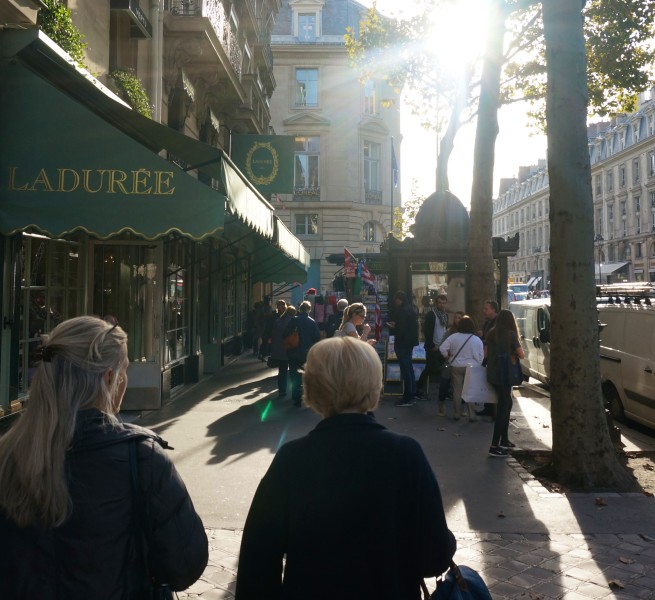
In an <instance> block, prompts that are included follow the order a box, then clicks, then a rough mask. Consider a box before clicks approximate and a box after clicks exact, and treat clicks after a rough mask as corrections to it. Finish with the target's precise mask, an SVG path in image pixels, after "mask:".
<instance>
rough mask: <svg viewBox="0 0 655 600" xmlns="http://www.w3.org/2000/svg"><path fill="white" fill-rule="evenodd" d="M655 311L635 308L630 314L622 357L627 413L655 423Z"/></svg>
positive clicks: (625, 330) (628, 314)
mask: <svg viewBox="0 0 655 600" xmlns="http://www.w3.org/2000/svg"><path fill="white" fill-rule="evenodd" d="M654 338H655V312H653V311H650V310H643V311H642V310H635V311H630V312H629V313H627V314H626V318H625V327H624V338H623V340H624V348H623V351H624V356H623V358H622V360H621V370H622V375H623V388H624V390H625V397H626V404H625V406H624V408H625V412H626V414H627V415H628V416H630V417H632V418H634V419H636V420H638V421H640V422H642V423H644V422H648V423H651V424H652V425H651V426H655V339H654Z"/></svg>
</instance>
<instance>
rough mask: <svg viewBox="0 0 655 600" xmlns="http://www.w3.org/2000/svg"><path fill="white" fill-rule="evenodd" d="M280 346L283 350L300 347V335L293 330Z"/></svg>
mask: <svg viewBox="0 0 655 600" xmlns="http://www.w3.org/2000/svg"><path fill="white" fill-rule="evenodd" d="M282 346H283V347H284V349H285V350H293V349H294V348H297V347H298V346H300V334H299V333H298V330H297V329H294V330H293V331H292V332H291V333H290V334H289V335H288V336H286V337H285V338H284V339H283V340H282Z"/></svg>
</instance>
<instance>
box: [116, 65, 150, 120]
mask: <svg viewBox="0 0 655 600" xmlns="http://www.w3.org/2000/svg"><path fill="white" fill-rule="evenodd" d="M109 77H111V78H112V79H113V80H114V83H115V84H116V88H117V93H118V96H119V98H121V100H124V101H125V102H127V103H128V104H129V105H130V106H131V107H132V108H133V109H134V110H135V111H136V112H138V113H140V114H142V115H143V116H144V117H148V118H149V119H152V108H153V107H152V104H150V99H149V98H148V94H147V93H146V90H145V88H144V87H143V83H141V80H140V79H139V78H138V77H137V76H136V75H135V73H134V71H133V70H132V69H116V70H114V71H112V72H111V73H109Z"/></svg>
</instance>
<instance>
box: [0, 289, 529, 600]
mask: <svg viewBox="0 0 655 600" xmlns="http://www.w3.org/2000/svg"><path fill="white" fill-rule="evenodd" d="M343 300H344V301H343V302H340V303H339V304H338V306H337V308H339V311H338V313H339V316H340V318H341V321H340V323H333V325H332V327H331V331H329V333H328V332H326V333H325V334H323V335H322V334H321V331H320V330H319V327H318V326H317V324H316V322H315V321H314V319H312V317H311V316H310V314H309V313H310V309H311V303H310V302H309V301H307V300H304V301H302V302H301V303H300V304H299V305H298V307H297V308H296V307H294V306H291V305H287V303H286V302H285V301H283V300H280V301H278V302H277V303H276V307H275V310H273V309H272V307H271V302H270V298H265V299H264V300H263V301H262V304H261V306H259V307H257V310H258V311H259V309H262V310H261V311H259V313H258V315H262V318H261V319H259V321H257V319H254V320H253V324H254V323H255V322H257V323H259V324H258V325H256V326H255V329H256V330H257V336H256V340H255V333H254V330H253V353H254V354H255V355H256V356H257V357H264V358H265V359H266V360H268V361H269V365H270V366H274V367H276V368H277V369H278V377H277V383H278V396H279V397H280V398H284V397H285V396H286V395H287V393H288V387H289V386H290V388H291V390H290V391H291V399H292V403H293V405H294V406H300V405H301V402H302V401H303V400H304V403H305V405H306V406H307V407H309V408H311V409H313V410H314V411H315V412H316V413H318V414H319V415H320V416H321V417H322V420H321V421H320V423H319V424H318V425H317V426H316V427H315V429H314V430H313V431H312V432H310V433H309V434H308V435H306V436H304V437H301V438H299V439H296V440H293V441H291V442H288V443H286V444H284V445H283V446H282V447H281V448H280V449H279V450H278V452H277V453H276V455H275V458H274V459H273V461H272V463H271V465H270V467H269V469H268V471H267V473H266V475H265V476H264V478H263V479H262V481H261V483H260V485H259V487H258V489H257V491H256V494H255V496H254V498H253V501H252V505H251V507H250V511H249V513H248V517H247V520H246V524H245V529H244V534H243V541H242V547H241V552H240V560H239V568H238V575H237V587H236V598H237V599H238V600H248V599H250V598H253V599H254V598H278V597H285V598H289V599H295V598H298V599H300V598H305V597H307V596H308V594H309V595H310V596H311V597H312V598H317V599H319V600H320V599H323V598H325V599H333V598H342V599H350V598H352V599H353V600H354V599H355V598H364V597H375V598H387V599H389V600H392V599H397V598H407V599H412V600H418V599H419V597H420V593H421V591H420V590H421V587H420V586H421V582H422V580H423V578H425V577H430V576H437V575H439V574H441V573H443V572H445V571H446V570H447V569H448V568H449V566H450V564H451V561H452V558H453V555H454V553H455V550H456V542H455V538H454V536H453V534H452V533H451V531H450V530H449V529H448V526H447V523H446V517H445V514H444V509H443V505H442V500H441V494H440V491H439V485H438V483H437V480H436V478H435V476H434V473H433V471H432V469H431V467H430V465H429V463H428V461H427V459H426V457H425V454H424V453H423V450H422V449H421V447H420V445H419V444H418V443H417V442H416V441H415V440H413V439H412V438H410V437H407V436H403V435H399V434H397V433H393V432H391V431H389V430H388V429H386V428H385V427H384V426H383V425H381V424H380V423H378V422H377V421H376V419H375V416H374V412H373V411H374V410H375V409H376V407H377V405H378V402H379V400H380V397H381V395H382V392H383V365H382V361H381V360H380V357H379V355H378V353H377V352H376V350H375V349H374V347H373V346H374V345H375V340H374V339H370V337H369V334H370V327H369V326H368V325H367V324H366V323H365V319H366V306H365V305H364V304H362V303H359V302H355V303H352V304H348V303H347V301H346V300H345V299H343ZM446 304H447V298H446V297H445V296H439V297H438V298H437V299H436V303H435V307H434V308H433V309H432V310H431V311H430V314H429V315H428V318H426V319H425V321H424V332H423V333H424V336H425V340H426V341H425V346H426V352H427V355H426V356H427V360H426V367H425V372H426V378H427V377H429V376H436V377H439V379H440V383H439V398H438V402H439V407H438V410H439V414H440V415H445V403H446V399H447V397H448V394H450V397H451V398H452V402H453V416H454V418H455V419H459V418H460V417H461V406H462V404H461V394H462V384H463V382H464V376H465V373H466V369H467V366H468V365H470V364H483V363H484V364H486V369H487V378H488V381H489V382H490V383H491V385H492V386H493V388H494V389H495V391H496V394H497V408H496V409H495V422H494V428H493V435H492V439H491V446H490V449H489V454H490V455H491V456H498V457H502V456H507V455H508V449H511V448H513V447H514V444H513V443H512V442H511V441H510V440H509V437H508V426H509V416H510V412H511V408H512V395H511V388H512V385H513V384H514V383H515V381H514V379H513V376H512V373H516V365H518V360H519V359H520V358H522V357H523V351H522V349H521V345H520V342H519V337H518V332H517V328H516V322H515V321H514V317H513V316H512V313H511V312H509V311H507V310H501V311H498V306H497V304H495V302H493V301H490V302H488V303H487V305H486V306H485V315H486V316H487V318H486V321H485V323H484V324H483V326H482V328H481V329H480V330H477V329H476V326H475V323H474V321H473V319H472V318H471V317H470V316H468V315H466V314H463V313H455V314H454V317H453V322H452V323H449V315H448V313H447V312H446ZM393 305H394V306H393V312H392V320H390V321H389V323H388V325H389V327H390V329H391V331H392V333H393V334H394V336H395V340H394V341H395V344H394V347H395V353H396V356H397V358H398V363H399V365H400V370H401V375H402V379H403V384H404V396H403V399H402V400H401V401H400V403H399V404H400V405H401V406H405V405H410V404H412V403H413V402H414V400H415V397H416V396H417V395H418V394H419V393H420V394H422V395H423V396H424V397H425V395H426V391H427V379H426V378H423V377H420V378H419V382H418V383H419V388H418V389H417V382H416V381H415V376H414V369H413V367H412V352H413V349H414V347H415V346H416V345H417V344H418V337H419V336H418V321H417V315H416V311H415V310H414V308H413V306H412V304H411V303H410V301H409V299H408V296H407V295H406V294H405V293H404V292H402V291H401V292H397V293H396V294H395V296H394V299H393ZM323 337H325V339H322V338H323ZM38 354H39V359H40V361H39V364H38V367H37V369H36V372H35V375H34V379H33V384H32V388H31V392H30V399H29V402H28V403H27V406H26V409H25V411H24V414H23V415H22V416H21V418H20V419H19V420H18V421H17V423H16V424H15V425H14V426H13V427H12V428H11V429H10V430H9V431H8V432H7V433H5V434H4V435H3V436H2V437H0V537H1V538H2V539H3V540H4V541H5V543H6V545H7V547H8V548H10V549H11V551H10V552H9V553H8V554H7V555H6V556H5V559H4V560H3V561H0V598H3V599H5V598H6V599H9V600H14V599H15V600H20V599H28V598H42V599H45V600H49V599H52V600H55V599H58V598H67V599H70V600H76V599H78V598H79V599H82V598H85V599H86V598H95V599H107V600H110V599H126V600H129V599H137V598H146V597H147V598H154V597H158V598H172V591H173V590H182V589H185V588H187V587H188V586H189V585H191V584H192V583H193V582H195V581H196V580H197V579H198V578H199V577H200V575H201V574H202V573H203V571H204V569H205V567H206V565H207V561H208V541H207V536H206V533H205V530H204V527H203V523H202V521H201V519H200V517H199V516H198V514H197V513H196V511H195V509H194V506H193V503H192V500H191V498H190V497H189V494H188V492H187V490H186V488H185V486H184V483H183V481H182V479H181V477H180V476H179V474H178V473H177V471H176V469H175V467H174V466H173V463H172V462H171V460H170V458H169V457H168V456H167V454H166V449H167V448H168V445H167V443H166V442H165V441H164V440H163V439H162V438H161V437H159V436H158V435H156V434H154V433H153V432H152V431H150V430H147V429H144V428H142V427H139V426H137V425H131V424H126V423H122V422H121V421H120V420H119V419H118V418H117V414H118V412H119V410H120V406H121V402H122V399H123V396H124V394H125V390H126V388H127V366H128V355H127V334H126V333H125V332H124V331H123V330H122V328H121V327H120V325H119V323H118V321H117V320H116V319H110V320H105V319H102V318H100V317H96V316H83V317H76V318H73V319H69V320H68V321H64V322H62V323H60V324H59V325H57V326H56V327H55V328H54V329H53V330H52V331H51V332H50V333H49V334H47V335H43V336H42V346H41V348H39V350H38ZM446 372H448V373H450V374H451V376H449V377H447V376H446ZM468 406H470V405H468ZM466 416H467V417H468V419H469V420H471V421H473V420H475V418H476V415H475V414H474V413H473V412H472V411H471V410H470V409H469V410H468V411H467V414H466ZM335 482H338V484H335ZM410 490H412V492H411V493H409V491H410ZM346 539H347V540H348V543H347V544H344V543H343V542H344V540H346ZM372 572H375V573H376V577H371V576H370V573H372Z"/></svg>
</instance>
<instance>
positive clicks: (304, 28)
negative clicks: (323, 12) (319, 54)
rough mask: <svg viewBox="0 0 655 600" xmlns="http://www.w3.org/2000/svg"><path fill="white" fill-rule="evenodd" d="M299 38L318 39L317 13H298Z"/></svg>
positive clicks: (309, 40) (304, 39)
mask: <svg viewBox="0 0 655 600" xmlns="http://www.w3.org/2000/svg"><path fill="white" fill-rule="evenodd" d="M298 40H299V41H301V42H315V41H316V13H298Z"/></svg>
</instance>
